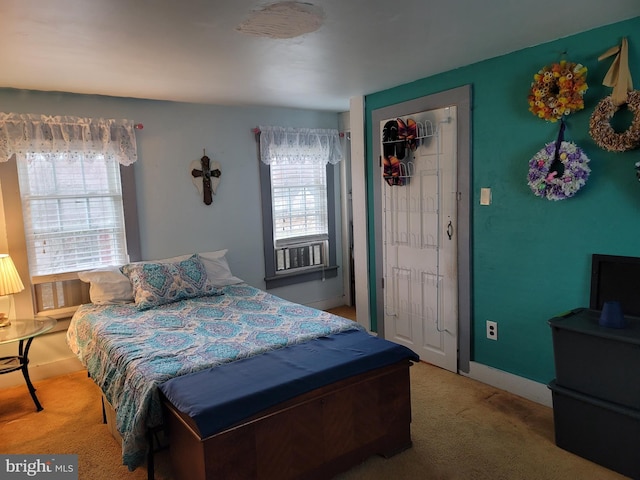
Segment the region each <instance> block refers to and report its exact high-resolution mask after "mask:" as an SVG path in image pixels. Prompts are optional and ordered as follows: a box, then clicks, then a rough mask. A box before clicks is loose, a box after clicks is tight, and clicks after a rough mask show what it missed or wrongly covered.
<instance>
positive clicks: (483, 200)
mask: <svg viewBox="0 0 640 480" xmlns="http://www.w3.org/2000/svg"><path fill="white" fill-rule="evenodd" d="M480 205H491V189H490V188H481V189H480Z"/></svg>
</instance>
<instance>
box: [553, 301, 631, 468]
mask: <svg viewBox="0 0 640 480" xmlns="http://www.w3.org/2000/svg"><path fill="white" fill-rule="evenodd" d="M600 314H601V312H600V311H599V310H591V309H586V308H579V309H576V310H573V311H572V312H570V313H568V314H566V315H564V316H561V317H556V318H552V319H551V320H549V325H550V327H551V330H552V337H553V351H554V360H555V369H556V378H555V380H553V381H552V382H551V383H550V384H549V388H550V389H551V391H552V397H553V415H554V426H555V437H556V445H557V446H558V447H560V448H563V449H565V450H568V451H570V452H572V453H575V454H576V455H579V456H581V457H584V458H587V459H589V460H591V461H593V462H595V463H598V464H600V465H603V466H605V467H607V468H610V469H612V470H615V471H617V472H619V473H622V474H623V475H627V476H629V477H632V478H636V479H640V455H639V454H640V446H639V445H640V318H638V317H625V320H626V321H627V327H626V328H622V329H613V328H607V327H603V326H600V324H599V319H600Z"/></svg>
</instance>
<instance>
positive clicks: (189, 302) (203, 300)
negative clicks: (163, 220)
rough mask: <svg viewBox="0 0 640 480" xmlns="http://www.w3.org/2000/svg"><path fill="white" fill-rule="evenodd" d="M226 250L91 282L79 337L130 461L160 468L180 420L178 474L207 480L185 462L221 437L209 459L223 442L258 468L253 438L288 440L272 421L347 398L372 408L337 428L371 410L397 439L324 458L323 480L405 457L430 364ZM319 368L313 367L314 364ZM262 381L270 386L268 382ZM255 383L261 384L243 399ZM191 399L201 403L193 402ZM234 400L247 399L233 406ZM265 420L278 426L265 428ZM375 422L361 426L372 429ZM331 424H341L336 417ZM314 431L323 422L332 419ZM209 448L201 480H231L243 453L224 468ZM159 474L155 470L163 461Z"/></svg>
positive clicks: (79, 316) (75, 329) (72, 337)
mask: <svg viewBox="0 0 640 480" xmlns="http://www.w3.org/2000/svg"><path fill="white" fill-rule="evenodd" d="M225 254H226V251H224V250H223V251H218V252H207V253H201V254H193V255H186V256H181V257H173V258H171V259H166V260H161V261H156V262H138V263H135V264H129V265H126V266H122V267H117V268H110V269H103V270H97V271H92V272H85V273H83V274H81V275H80V278H81V279H82V280H84V281H87V282H89V283H90V284H91V287H90V294H91V300H92V303H90V304H87V305H83V306H81V307H80V308H79V309H78V311H77V312H76V314H75V315H74V317H73V318H72V320H71V323H70V326H69V329H68V332H67V343H68V345H69V347H70V348H71V350H72V351H73V352H74V353H75V354H76V355H77V357H78V358H79V359H80V361H81V362H82V363H83V365H84V366H85V367H86V368H87V371H88V373H89V375H90V377H91V378H92V379H93V381H94V382H95V383H96V384H97V385H98V386H99V387H100V389H101V390H102V392H103V396H104V398H105V400H106V401H107V402H108V405H109V406H111V407H112V408H113V410H114V411H115V428H116V429H117V432H118V434H119V435H120V437H121V439H122V462H123V464H124V465H126V466H127V467H128V468H129V469H130V470H134V469H135V468H137V467H139V466H140V465H142V464H144V462H145V461H148V459H149V458H150V457H149V455H148V454H149V452H150V450H152V449H153V446H152V445H150V443H149V438H150V436H149V432H150V431H154V430H156V429H158V428H161V427H163V426H166V425H171V428H169V434H168V440H169V448H170V450H171V457H172V459H173V458H175V459H176V461H175V462H173V467H174V470H177V475H176V476H177V477H178V478H196V477H194V473H193V472H191V471H188V472H183V471H182V469H183V468H184V465H185V464H188V465H191V464H196V463H197V461H196V460H193V461H191V462H183V461H178V460H177V459H179V458H181V457H182V456H183V455H184V454H185V452H186V453H190V452H194V451H195V450H196V449H195V448H194V447H192V446H190V442H196V444H200V445H205V444H207V442H208V445H209V447H207V448H208V449H209V451H210V450H211V449H210V446H211V445H214V446H215V447H214V450H215V451H218V452H219V451H221V449H222V448H223V447H224V449H226V450H227V451H232V450H234V449H235V450H236V453H237V455H238V457H237V461H238V462H241V463H247V464H249V463H251V462H249V461H243V460H242V459H243V458H245V459H246V458H247V457H246V452H243V451H242V448H241V445H243V443H242V442H245V443H246V444H251V445H255V442H256V438H253V437H252V435H253V436H255V435H257V433H256V432H258V431H260V432H261V433H260V435H262V436H264V435H265V431H266V432H267V433H266V435H267V436H269V435H273V438H277V436H278V435H281V434H282V432H280V433H278V431H276V430H274V429H273V425H272V424H271V426H268V425H269V422H270V421H271V422H272V421H273V419H274V418H277V419H279V420H278V422H279V423H281V424H282V422H284V423H286V422H287V421H293V420H291V418H288V416H291V415H293V417H292V418H297V417H296V415H300V413H301V412H305V411H312V410H313V408H316V407H317V405H328V404H331V402H332V401H333V402H334V403H335V400H336V399H340V402H341V403H342V402H347V403H348V404H349V405H357V406H359V407H358V408H352V409H351V410H352V411H351V412H345V411H342V412H340V413H339V414H340V415H341V416H347V417H343V418H342V419H341V420H339V421H338V422H337V423H344V424H349V418H348V416H354V418H355V416H357V415H362V412H364V411H366V412H367V415H368V418H369V421H370V416H371V415H374V416H383V417H385V418H387V419H390V420H389V421H386V422H383V423H384V424H385V427H384V428H386V429H387V430H389V431H388V432H386V431H385V432H383V431H380V432H376V433H375V434H374V435H373V436H372V435H370V434H368V435H365V437H366V438H363V440H362V441H355V443H354V441H353V439H351V438H350V439H349V441H348V442H347V443H348V444H349V446H348V448H346V450H344V449H343V450H340V451H339V452H337V453H336V454H335V455H333V456H332V455H327V454H326V452H324V453H322V455H323V458H322V460H316V461H312V462H311V463H310V464H309V465H311V466H312V467H313V470H314V471H315V472H316V473H318V472H324V473H322V474H323V475H324V474H325V473H327V472H330V473H331V474H333V473H337V472H339V471H342V470H344V469H346V468H349V467H350V466H351V465H352V464H354V463H358V462H360V461H362V460H363V459H365V458H366V457H367V456H370V455H372V454H375V453H379V454H383V455H391V454H393V453H395V452H397V451H400V450H403V449H405V448H408V447H409V446H410V444H411V441H410V435H409V423H410V400H409V385H408V381H409V380H408V367H409V365H410V364H411V362H414V361H417V360H418V357H417V356H416V355H415V354H414V353H413V352H412V351H411V350H409V349H406V348H405V347H401V346H399V345H396V344H392V343H391V342H386V341H384V340H382V339H378V338H377V337H374V336H372V335H370V334H368V333H366V332H365V331H364V329H363V328H362V327H361V326H360V325H359V324H357V323H356V322H353V321H351V320H348V319H344V318H342V317H338V316H336V315H332V314H330V313H328V312H324V311H320V310H316V309H313V308H309V307H306V306H303V305H299V304H295V303H292V302H289V301H286V300H284V299H281V298H279V297H276V296H274V295H271V294H269V293H267V292H264V291H262V290H259V289H257V288H254V287H252V286H250V285H248V284H246V283H244V282H243V281H242V280H241V279H238V278H236V277H234V276H233V275H232V274H231V272H230V270H229V267H228V263H227V262H226V259H225ZM345 342H346V343H345ZM390 352H391V353H390ZM313 355H319V356H318V357H313ZM305 362H306V363H307V364H308V365H307V366H308V368H306V367H305V368H304V369H301V366H303V365H305ZM263 368H266V370H261V369H263ZM238 369H240V370H238ZM302 370H304V374H301V373H300V371H302ZM242 372H244V373H242ZM247 375H249V377H247ZM251 375H253V377H251ZM393 379H397V381H395V382H394V380H393ZM262 380H264V381H266V382H267V384H265V385H262V386H260V383H261V381H262ZM177 381H179V383H176V382H177ZM224 382H227V383H224ZM263 383H264V382H263ZM171 385H174V389H173V392H174V393H171V392H172V391H171V389H170V388H169V387H170V386H171ZM223 385H226V387H224V388H223V387H222V386H223ZM242 385H245V386H246V385H249V386H254V385H255V386H257V388H255V389H253V391H251V389H249V390H247V391H243V390H242V388H241V386H242ZM163 387H165V390H161V389H162V388H163ZM220 388H222V390H220ZM372 388H373V390H372ZM216 389H218V390H217V391H216ZM382 390H387V391H388V392H387V394H385V393H384V391H382ZM176 392H178V393H176ZM185 392H186V394H188V395H187V399H186V400H185V398H182V399H181V398H179V397H180V396H181V395H182V397H184V396H185ZM225 392H227V393H228V392H234V395H235V397H234V396H232V398H227V397H228V395H227V397H225V395H226V394H225ZM265 392H266V393H265ZM172 395H173V398H171V397H172ZM176 395H177V396H176ZM345 395H347V396H346V397H345ZM225 399H226V400H225ZM223 400H224V401H223ZM185 401H186V404H185V403H184V402H185ZM180 402H183V406H182V407H180ZM189 402H191V405H193V404H198V405H200V406H201V407H203V411H204V413H202V411H201V412H200V414H199V415H198V413H197V412H196V413H193V412H190V411H189V409H190V407H189ZM216 402H217V403H216ZM203 403H204V405H203ZM185 405H186V406H185ZM238 405H244V407H242V408H236V407H237V406H238ZM313 405H316V407H314V406H313ZM364 406H366V408H364ZM309 408H311V409H312V410H309ZM220 409H222V410H220ZM225 409H226V410H225ZM396 410H397V411H398V412H399V413H398V412H396ZM358 411H360V413H358ZM283 412H284V413H283ZM396 413H398V415H396ZM282 415H284V416H282ZM203 419H204V420H203ZM220 419H223V421H221V420H220ZM260 419H262V420H260ZM261 421H263V422H264V421H266V423H265V425H267V426H264V427H260V422H261ZM328 421H329V420H328ZM366 421H367V419H365V418H360V419H358V420H357V422H356V423H358V425H360V427H358V428H359V429H360V430H363V428H362V425H363V422H366ZM330 422H332V423H334V424H335V423H336V417H335V415H334V416H333V417H331V419H330ZM295 423H296V424H300V419H299V418H297V419H296V420H295ZM308 423H309V425H316V424H318V417H316V418H315V419H314V418H310V419H309V421H308ZM203 425H204V426H205V427H203ZM261 428H262V430H261ZM314 428H315V427H314ZM203 429H204V430H203ZM243 429H244V430H243ZM265 429H266V430H265ZM380 429H383V428H382V427H380ZM338 430H339V429H338ZM364 430H366V429H364ZM374 430H375V429H374ZM230 432H232V433H230ZM239 432H240V433H239ZM269 432H271V433H269ZM238 435H240V436H241V437H242V438H244V440H243V441H242V442H241V441H239V440H238V438H240V437H238ZM314 435H315V434H314ZM336 435H338V437H335V438H334V437H330V436H329V437H327V438H328V439H329V441H330V442H331V443H332V444H333V443H335V442H336V441H339V440H343V439H341V438H340V436H341V435H343V434H336ZM349 435H351V436H353V432H350V433H349ZM314 438H315V436H314ZM280 440H282V439H280ZM298 440H299V439H298ZM298 440H294V441H298ZM263 443H264V442H263ZM308 443H309V449H310V453H309V454H312V455H316V454H315V453H313V452H311V450H313V449H316V448H317V445H316V446H314V442H312V441H309V442H308ZM268 444H271V445H273V442H269V441H267V442H266V444H265V447H264V448H266V447H267V445H268ZM207 448H203V449H201V451H200V453H199V454H197V455H199V456H200V460H198V461H199V462H200V464H201V465H202V466H201V467H200V470H201V471H200V473H198V475H201V478H215V477H220V474H221V472H223V474H224V475H226V478H230V477H229V476H228V475H230V472H229V471H227V472H226V473H224V472H225V470H224V469H225V468H229V467H228V466H229V464H230V463H229V459H230V458H232V457H231V453H227V454H225V455H224V458H225V459H224V460H222V461H220V459H213V460H212V459H211V458H210V457H211V456H212V455H211V454H210V453H207ZM251 448H252V451H254V450H255V448H254V447H251ZM267 450H268V448H267ZM325 450H326V449H325ZM214 456H215V455H214ZM266 457H269V458H271V457H272V455H271V453H263V454H258V455H256V456H255V459H256V460H255V462H258V463H260V462H262V463H264V458H266ZM151 458H152V457H151ZM207 458H208V459H207ZM260 459H262V460H260ZM270 461H271V460H270ZM255 462H254V465H253V467H252V468H253V470H251V473H250V474H247V475H250V476H252V477H255V478H277V477H278V476H280V477H281V478H284V477H282V468H278V467H275V470H277V471H278V473H269V474H262V473H261V474H258V471H259V470H260V468H262V467H260V468H258V466H256V464H255ZM314 462H315V463H314ZM214 464H215V466H212V465H214ZM220 464H222V465H223V466H222V467H221V466H220ZM224 465H227V466H226V467H225V466H224ZM149 467H150V469H149V471H150V475H151V476H152V475H153V473H152V472H153V465H149ZM269 468H272V467H269ZM305 468H306V467H305ZM221 469H222V470H221ZM214 471H215V474H214V473H211V472H214ZM260 471H262V470H260ZM207 472H208V473H207ZM292 472H294V474H293V475H292V477H291V478H294V477H301V475H303V476H307V477H308V478H312V477H313V472H311V471H304V472H303V471H301V470H300V469H299V468H298V467H295V468H293V470H292ZM271 475H273V476H271ZM198 478H200V477H198Z"/></svg>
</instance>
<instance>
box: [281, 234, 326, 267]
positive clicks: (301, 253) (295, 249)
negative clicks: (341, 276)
mask: <svg viewBox="0 0 640 480" xmlns="http://www.w3.org/2000/svg"><path fill="white" fill-rule="evenodd" d="M327 248H328V242H327V241H326V240H323V241H319V242H318V241H316V242H311V243H299V244H295V245H287V246H285V247H281V248H276V273H277V272H290V271H291V270H299V269H308V268H314V267H319V266H321V265H326V262H325V258H327Z"/></svg>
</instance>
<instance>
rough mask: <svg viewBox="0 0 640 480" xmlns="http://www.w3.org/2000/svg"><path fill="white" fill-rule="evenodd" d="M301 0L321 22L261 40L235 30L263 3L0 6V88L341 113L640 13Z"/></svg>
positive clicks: (106, 1)
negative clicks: (353, 102)
mask: <svg viewBox="0 0 640 480" xmlns="http://www.w3.org/2000/svg"><path fill="white" fill-rule="evenodd" d="M311 2H312V3H313V4H314V6H310V5H309V4H306V7H309V8H313V10H314V11H316V12H319V13H320V14H321V15H320V17H319V18H320V20H321V21H320V22H319V28H317V29H316V30H315V31H309V32H307V33H302V34H301V35H299V36H294V37H292V38H271V37H266V36H260V35H256V34H255V32H251V33H252V34H247V33H243V32H241V31H239V30H238V27H239V26H241V25H243V24H244V22H246V21H247V20H248V19H249V17H250V16H251V15H252V14H255V12H256V11H258V10H261V9H264V8H265V7H267V6H269V5H271V4H272V3H274V2H272V1H269V0H267V1H257V0H46V1H43V0H0V31H1V32H2V42H1V43H0V65H2V67H1V68H0V87H10V88H19V89H32V90H44V91H64V92H72V93H82V94H101V95H113V96H119V97H134V98H145V99H158V100H172V101H183V102H197V103H209V104H219V105H254V106H255V105H264V106H283V107H295V108H309V109H318V110H330V111H346V110H348V109H349V99H350V98H351V97H354V96H360V95H366V94H370V93H374V92H378V91H381V90H384V89H387V88H391V87H394V86H397V85H401V84H404V83H407V82H411V81H414V80H417V79H420V78H424V77H428V76H431V75H434V74H437V73H440V72H444V71H447V70H452V69H455V68H457V67H460V66H464V65H468V64H470V63H474V62H478V61H481V60H485V59H488V58H491V57H495V56H499V55H503V54H506V53H509V52H512V51H516V50H520V49H522V48H526V47H529V46H533V45H538V44H541V43H544V42H547V41H550V40H555V39H558V38H562V37H566V36H569V35H572V34H574V33H578V32H582V31H585V30H589V29H591V28H594V27H597V26H601V25H607V24H611V23H615V22H617V21H621V20H625V19H628V18H632V17H636V16H638V15H639V14H640V4H639V3H638V0H607V1H606V2H603V1H602V0H535V1H533V0H484V1H477V0H437V1H436V0H311ZM302 7H303V8H305V5H302ZM299 22H300V20H299V19H298V20H297V21H296V22H294V27H305V25H301V24H300V23H299ZM316 27H317V25H316ZM316 27H313V28H316ZM240 30H242V29H240ZM294 30H295V29H294ZM297 30H301V31H303V32H304V28H298V29H297ZM244 31H245V32H246V31H247V30H246V29H244ZM297 33H300V32H299V31H298V32H297ZM603 47H608V46H607V45H603ZM556 53H557V54H560V52H550V54H549V57H550V59H551V60H552V59H554V58H555V57H554V55H555V54H556Z"/></svg>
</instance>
